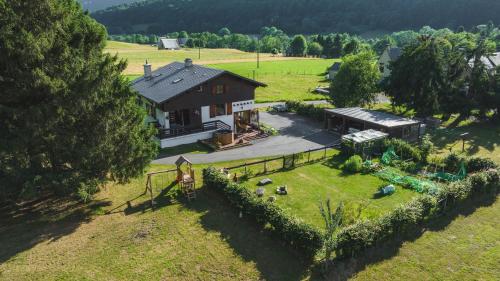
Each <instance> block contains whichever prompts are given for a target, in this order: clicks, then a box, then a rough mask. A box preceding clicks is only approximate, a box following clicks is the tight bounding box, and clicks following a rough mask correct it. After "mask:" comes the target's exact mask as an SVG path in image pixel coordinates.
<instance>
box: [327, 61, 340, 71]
mask: <svg viewBox="0 0 500 281" xmlns="http://www.w3.org/2000/svg"><path fill="white" fill-rule="evenodd" d="M341 65H342V63H340V62H336V63H334V64H332V66H330V68H329V70H333V71H339V69H340V66H341Z"/></svg>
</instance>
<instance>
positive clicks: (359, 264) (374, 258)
mask: <svg viewBox="0 0 500 281" xmlns="http://www.w3.org/2000/svg"><path fill="white" fill-rule="evenodd" d="M495 202H496V197H495V196H491V195H489V196H488V195H486V196H483V197H481V198H475V199H471V200H468V201H466V202H463V203H462V204H461V205H460V206H459V207H458V208H456V209H453V210H450V211H449V213H446V214H444V215H442V216H440V217H438V218H435V219H432V220H431V221H429V222H427V223H424V224H422V225H419V226H417V227H415V228H414V229H412V230H411V231H409V232H408V233H407V234H404V235H401V236H398V237H395V238H393V239H392V240H391V241H389V242H387V243H383V244H380V245H377V246H375V247H373V248H370V249H367V250H366V251H365V252H364V253H363V254H362V255H361V256H360V257H356V258H350V259H338V260H334V262H333V265H331V267H330V270H329V273H328V275H327V276H322V275H321V270H320V269H321V266H322V265H321V264H318V265H316V266H315V267H314V269H313V277H314V278H325V279H326V280H341V281H344V280H349V279H350V278H352V277H353V276H355V275H356V274H357V273H358V272H361V271H363V270H365V269H366V268H367V267H368V266H369V265H372V264H376V263H379V262H381V261H384V260H388V259H391V258H393V257H395V256H397V255H398V253H399V249H400V248H401V246H402V245H403V243H405V242H413V241H415V240H417V239H418V238H420V237H421V236H422V235H423V234H424V233H425V232H426V231H433V232H439V231H443V230H445V229H446V227H447V226H448V225H449V224H450V223H451V222H453V221H454V220H455V219H456V218H457V217H459V216H465V217H467V216H469V215H471V214H473V213H474V212H475V210H476V209H478V208H481V207H489V206H491V205H493V203H495Z"/></svg>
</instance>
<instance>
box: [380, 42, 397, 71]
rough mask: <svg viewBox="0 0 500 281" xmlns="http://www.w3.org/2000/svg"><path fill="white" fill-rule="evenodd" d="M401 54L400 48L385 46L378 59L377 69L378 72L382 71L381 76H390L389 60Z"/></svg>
mask: <svg viewBox="0 0 500 281" xmlns="http://www.w3.org/2000/svg"><path fill="white" fill-rule="evenodd" d="M401 54H402V50H401V48H399V47H391V46H387V48H386V49H385V50H384V52H383V53H382V55H381V56H380V58H379V59H378V65H379V70H380V73H382V78H387V77H389V76H391V69H390V68H389V65H390V64H391V62H393V61H396V60H397V59H399V57H400V56H401Z"/></svg>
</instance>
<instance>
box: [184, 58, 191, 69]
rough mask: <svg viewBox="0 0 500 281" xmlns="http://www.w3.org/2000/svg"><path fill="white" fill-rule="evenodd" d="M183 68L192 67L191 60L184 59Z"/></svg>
mask: <svg viewBox="0 0 500 281" xmlns="http://www.w3.org/2000/svg"><path fill="white" fill-rule="evenodd" d="M184 66H185V67H191V66H193V60H192V59H190V58H187V59H185V60H184Z"/></svg>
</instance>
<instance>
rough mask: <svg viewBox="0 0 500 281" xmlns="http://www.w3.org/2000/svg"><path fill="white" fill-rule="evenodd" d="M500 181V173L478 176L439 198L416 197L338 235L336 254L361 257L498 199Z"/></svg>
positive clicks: (444, 191)
mask: <svg viewBox="0 0 500 281" xmlns="http://www.w3.org/2000/svg"><path fill="white" fill-rule="evenodd" d="M499 179H500V173H499V171H498V170H494V169H490V170H488V171H484V172H481V173H477V174H474V175H472V176H470V177H469V178H467V179H466V180H463V181H460V182H454V183H451V184H448V185H446V186H444V187H443V188H441V189H440V190H439V192H438V193H437V194H436V195H423V196H419V197H416V198H414V199H413V200H411V201H410V202H408V203H406V204H404V205H401V206H399V207H397V208H396V209H394V210H393V211H392V212H390V213H389V214H387V215H385V216H383V217H381V218H378V219H376V220H368V221H363V222H358V223H355V224H353V225H350V226H347V227H344V228H342V229H341V230H340V231H339V233H338V235H337V240H336V243H337V247H336V254H337V256H338V257H353V256H356V255H359V254H360V253H362V252H363V251H364V250H365V249H367V248H369V247H372V246H374V245H376V244H377V243H382V242H384V241H387V239H390V238H392V237H394V236H396V235H401V234H405V233H408V232H409V231H410V230H412V229H415V228H416V227H418V225H419V224H421V223H423V222H425V221H428V220H429V219H430V218H433V217H436V216H438V215H440V214H441V213H443V212H445V211H447V210H449V209H450V208H452V207H454V206H456V205H457V204H458V203H460V202H462V201H464V200H468V199H471V198H473V197H476V196H478V195H484V194H487V195H489V196H492V197H496V196H497V194H498V191H499V189H500V182H499Z"/></svg>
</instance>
